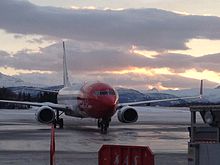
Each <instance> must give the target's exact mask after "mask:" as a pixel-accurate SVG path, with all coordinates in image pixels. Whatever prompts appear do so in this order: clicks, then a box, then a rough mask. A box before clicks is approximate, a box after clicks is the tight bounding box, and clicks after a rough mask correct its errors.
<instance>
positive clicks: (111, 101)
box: [102, 97, 116, 107]
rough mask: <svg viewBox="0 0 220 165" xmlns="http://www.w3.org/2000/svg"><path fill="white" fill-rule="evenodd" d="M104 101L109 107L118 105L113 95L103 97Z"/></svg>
mask: <svg viewBox="0 0 220 165" xmlns="http://www.w3.org/2000/svg"><path fill="white" fill-rule="evenodd" d="M102 103H103V104H104V105H105V106H107V107H114V106H115V105H116V102H115V98H112V97H108V98H103V99H102Z"/></svg>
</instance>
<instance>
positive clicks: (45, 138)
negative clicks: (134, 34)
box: [0, 107, 190, 165]
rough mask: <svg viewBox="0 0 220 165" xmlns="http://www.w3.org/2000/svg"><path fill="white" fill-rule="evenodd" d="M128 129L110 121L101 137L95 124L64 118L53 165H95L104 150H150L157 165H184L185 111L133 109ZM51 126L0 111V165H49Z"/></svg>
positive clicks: (23, 113) (31, 113)
mask: <svg viewBox="0 0 220 165" xmlns="http://www.w3.org/2000/svg"><path fill="white" fill-rule="evenodd" d="M138 110H139V120H138V122H136V123H132V124H122V123H120V122H118V120H117V116H114V117H113V120H112V122H111V124H110V129H109V132H108V134H106V135H103V134H100V131H99V129H98V128H97V126H96V121H95V120H94V119H77V118H72V117H66V116H64V129H56V132H55V134H56V136H55V137H56V165H69V164H71V165H73V164H74V165H97V164H98V150H99V149H100V148H101V146H102V145H103V144H121V145H141V146H149V147H150V148H151V149H152V151H153V152H154V154H155V162H156V163H155V164H156V165H168V164H169V165H186V164H187V142H188V141H189V138H188V136H189V135H188V131H187V127H188V126H189V124H190V112H189V110H188V109H186V108H179V109H176V108H151V107H147V108H138ZM49 148H50V126H49V125H43V124H39V123H38V122H36V120H35V110H34V109H30V110H0V165H9V164H10V165H29V164H31V165H35V164H36V165H39V164H42V165H44V164H45V165H48V164H49Z"/></svg>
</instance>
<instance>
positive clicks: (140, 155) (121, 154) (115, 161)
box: [99, 145, 154, 165]
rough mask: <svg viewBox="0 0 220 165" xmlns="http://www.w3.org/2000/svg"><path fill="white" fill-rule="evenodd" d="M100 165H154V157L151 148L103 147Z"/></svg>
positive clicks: (100, 154) (100, 152) (100, 151)
mask: <svg viewBox="0 0 220 165" xmlns="http://www.w3.org/2000/svg"><path fill="white" fill-rule="evenodd" d="M99 165H154V155H153V153H152V151H151V150H150V148H149V147H143V146H121V145H103V146H102V147H101V149H100V150H99Z"/></svg>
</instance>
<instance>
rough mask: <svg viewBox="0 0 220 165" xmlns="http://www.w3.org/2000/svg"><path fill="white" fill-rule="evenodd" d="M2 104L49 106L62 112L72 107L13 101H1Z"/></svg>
mask: <svg viewBox="0 0 220 165" xmlns="http://www.w3.org/2000/svg"><path fill="white" fill-rule="evenodd" d="M0 103H11V104H20V105H30V106H37V107H41V106H48V107H51V108H53V109H57V110H60V111H64V112H65V111H68V110H69V109H70V106H68V105H63V104H54V103H50V102H45V103H37V102H28V101H13V100H0Z"/></svg>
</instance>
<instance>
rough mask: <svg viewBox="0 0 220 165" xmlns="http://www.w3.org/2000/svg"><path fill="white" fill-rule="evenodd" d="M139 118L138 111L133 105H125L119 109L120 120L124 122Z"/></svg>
mask: <svg viewBox="0 0 220 165" xmlns="http://www.w3.org/2000/svg"><path fill="white" fill-rule="evenodd" d="M137 119H138V113H137V111H136V110H135V109H134V108H133V107H130V106H125V107H122V108H121V109H120V110H118V120H119V121H120V122H122V123H134V122H136V121H137Z"/></svg>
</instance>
